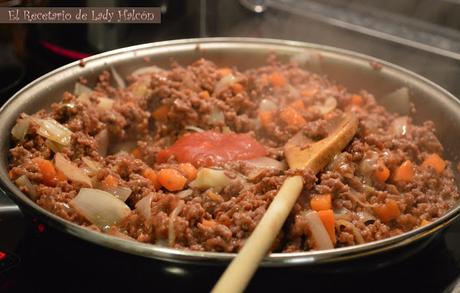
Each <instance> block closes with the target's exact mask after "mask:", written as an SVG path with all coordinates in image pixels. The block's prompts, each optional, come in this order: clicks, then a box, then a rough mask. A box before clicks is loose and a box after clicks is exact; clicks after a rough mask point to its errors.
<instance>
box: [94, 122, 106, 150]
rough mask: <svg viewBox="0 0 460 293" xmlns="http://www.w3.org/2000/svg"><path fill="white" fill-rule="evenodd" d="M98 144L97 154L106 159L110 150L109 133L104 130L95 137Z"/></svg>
mask: <svg viewBox="0 0 460 293" xmlns="http://www.w3.org/2000/svg"><path fill="white" fill-rule="evenodd" d="M94 139H95V140H96V143H97V152H98V153H99V155H101V156H103V157H105V156H106V155H107V151H108V148H109V131H108V130H107V129H105V128H104V129H102V130H101V131H100V132H99V133H98V134H96V135H95V136H94Z"/></svg>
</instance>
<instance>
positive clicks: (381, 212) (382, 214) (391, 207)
mask: <svg viewBox="0 0 460 293" xmlns="http://www.w3.org/2000/svg"><path fill="white" fill-rule="evenodd" d="M374 212H375V214H376V215H377V217H379V219H380V220H382V222H384V223H387V222H389V221H391V220H394V219H396V218H397V217H399V215H400V214H401V212H400V210H399V206H398V203H397V202H396V201H395V200H393V199H388V200H387V201H386V203H385V204H381V205H378V206H375V207H374Z"/></svg>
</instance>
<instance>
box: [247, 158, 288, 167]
mask: <svg viewBox="0 0 460 293" xmlns="http://www.w3.org/2000/svg"><path fill="white" fill-rule="evenodd" d="M245 162H246V163H248V164H249V165H251V166H253V167H256V168H268V169H276V170H284V169H286V164H285V163H283V162H280V161H278V160H275V159H272V158H269V157H260V158H256V159H252V160H247V161H245Z"/></svg>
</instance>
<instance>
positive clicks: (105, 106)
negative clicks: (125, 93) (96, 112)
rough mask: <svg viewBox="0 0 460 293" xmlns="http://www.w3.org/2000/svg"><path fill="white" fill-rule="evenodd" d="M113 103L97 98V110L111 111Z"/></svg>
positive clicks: (105, 98) (106, 99)
mask: <svg viewBox="0 0 460 293" xmlns="http://www.w3.org/2000/svg"><path fill="white" fill-rule="evenodd" d="M114 103H115V101H114V100H112V99H109V98H107V97H99V98H98V104H97V108H98V109H101V110H111V109H112V107H113V104H114Z"/></svg>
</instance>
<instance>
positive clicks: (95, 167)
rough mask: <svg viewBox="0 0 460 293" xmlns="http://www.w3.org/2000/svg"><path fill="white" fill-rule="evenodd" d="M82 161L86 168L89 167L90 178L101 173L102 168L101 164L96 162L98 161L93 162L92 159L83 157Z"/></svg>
mask: <svg viewBox="0 0 460 293" xmlns="http://www.w3.org/2000/svg"><path fill="white" fill-rule="evenodd" d="M81 160H82V161H83V163H85V164H86V166H87V167H88V168H87V170H88V172H87V174H88V175H89V176H93V175H95V174H96V173H97V172H99V170H101V168H102V166H101V164H100V163H99V162H96V161H93V160H91V159H90V158H88V157H82V158H81Z"/></svg>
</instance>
